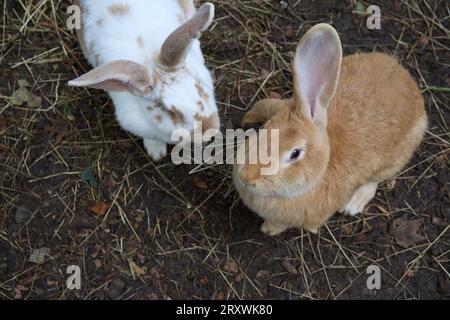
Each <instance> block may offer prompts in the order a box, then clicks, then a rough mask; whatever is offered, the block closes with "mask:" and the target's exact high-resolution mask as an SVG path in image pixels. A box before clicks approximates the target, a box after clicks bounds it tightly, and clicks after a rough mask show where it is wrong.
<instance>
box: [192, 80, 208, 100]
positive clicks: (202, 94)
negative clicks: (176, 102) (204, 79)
mask: <svg viewBox="0 0 450 320" xmlns="http://www.w3.org/2000/svg"><path fill="white" fill-rule="evenodd" d="M195 88H196V89H197V92H198V94H199V96H200V97H201V98H202V99H203V100H205V101H208V99H209V95H208V94H207V93H206V91H205V89H203V87H202V86H201V84H200V83H196V84H195Z"/></svg>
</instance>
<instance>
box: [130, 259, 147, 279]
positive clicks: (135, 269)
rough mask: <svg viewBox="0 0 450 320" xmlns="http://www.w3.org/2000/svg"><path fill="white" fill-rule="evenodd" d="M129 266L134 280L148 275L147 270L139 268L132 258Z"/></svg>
mask: <svg viewBox="0 0 450 320" xmlns="http://www.w3.org/2000/svg"><path fill="white" fill-rule="evenodd" d="M128 264H129V265H130V271H131V275H132V277H133V279H136V278H141V277H142V276H143V275H145V274H146V273H147V268H141V267H139V266H138V265H137V264H136V263H135V262H134V261H133V260H131V258H130V259H129V260H128Z"/></svg>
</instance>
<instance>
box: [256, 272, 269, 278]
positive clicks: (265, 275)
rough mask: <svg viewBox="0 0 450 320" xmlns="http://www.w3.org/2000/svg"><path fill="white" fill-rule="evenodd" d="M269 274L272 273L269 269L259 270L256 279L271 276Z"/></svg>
mask: <svg viewBox="0 0 450 320" xmlns="http://www.w3.org/2000/svg"><path fill="white" fill-rule="evenodd" d="M269 275H270V271H267V270H259V271H258V272H257V273H256V279H261V278H265V277H267V276H269Z"/></svg>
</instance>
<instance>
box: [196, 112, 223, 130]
mask: <svg viewBox="0 0 450 320" xmlns="http://www.w3.org/2000/svg"><path fill="white" fill-rule="evenodd" d="M194 119H195V120H197V121H200V122H202V132H203V133H205V132H206V131H207V130H209V129H212V128H218V127H219V126H220V119H219V115H218V114H217V112H216V113H213V114H212V115H210V116H209V117H204V116H202V115H200V114H199V113H197V114H196V115H195V116H194Z"/></svg>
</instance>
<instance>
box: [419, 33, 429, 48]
mask: <svg viewBox="0 0 450 320" xmlns="http://www.w3.org/2000/svg"><path fill="white" fill-rule="evenodd" d="M428 41H430V38H428V37H427V36H426V35H422V36H421V37H420V38H419V43H420V44H421V45H422V46H426V45H427V44H428Z"/></svg>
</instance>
